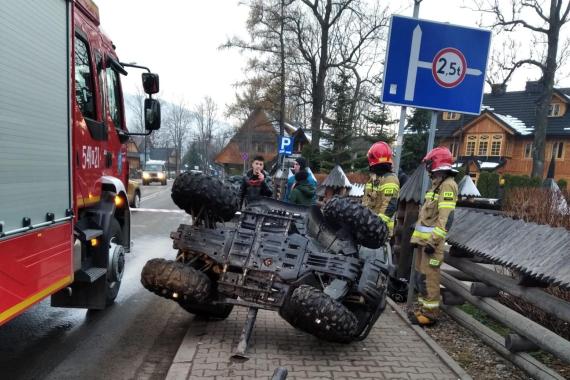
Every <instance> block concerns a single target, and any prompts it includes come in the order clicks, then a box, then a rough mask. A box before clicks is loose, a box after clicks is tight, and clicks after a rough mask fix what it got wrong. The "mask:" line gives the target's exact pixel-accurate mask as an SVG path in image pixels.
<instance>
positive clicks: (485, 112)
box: [436, 82, 570, 183]
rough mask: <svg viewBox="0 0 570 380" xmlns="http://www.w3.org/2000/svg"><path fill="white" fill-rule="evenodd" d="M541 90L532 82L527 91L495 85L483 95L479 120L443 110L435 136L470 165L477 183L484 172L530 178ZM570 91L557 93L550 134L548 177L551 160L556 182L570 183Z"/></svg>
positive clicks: (552, 106)
mask: <svg viewBox="0 0 570 380" xmlns="http://www.w3.org/2000/svg"><path fill="white" fill-rule="evenodd" d="M539 96H540V87H539V84H538V83H537V82H527V85H526V88H525V90H524V91H512V92H507V91H505V88H504V87H503V88H500V87H496V88H494V91H493V92H492V93H490V94H485V95H484V97H483V106H482V112H481V114H480V115H479V116H473V115H462V114H459V113H454V112H441V113H440V114H439V115H438V123H437V132H436V138H437V139H438V141H439V144H440V145H443V146H447V147H448V148H449V149H450V151H451V152H452V153H453V155H454V157H455V159H456V161H457V163H458V165H464V166H467V169H468V172H469V174H470V175H471V177H472V178H473V180H474V181H475V183H476V182H477V179H478V178H479V174H480V173H481V171H484V170H488V171H496V172H498V173H499V174H514V175H530V173H531V169H532V151H533V137H534V124H535V121H536V108H537V100H538V98H539ZM569 104H570V88H561V89H555V91H554V95H553V96H552V100H551V104H550V109H549V116H548V126H547V130H546V156H545V165H544V175H546V171H547V168H548V163H549V162H550V160H551V159H552V158H554V159H555V162H556V173H555V179H556V180H558V179H561V178H563V179H565V180H567V181H570V157H569V156H570V151H569V149H570V112H569V109H568V108H569V107H568V106H569Z"/></svg>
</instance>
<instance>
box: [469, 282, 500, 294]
mask: <svg viewBox="0 0 570 380" xmlns="http://www.w3.org/2000/svg"><path fill="white" fill-rule="evenodd" d="M469 292H470V293H471V294H473V295H474V296H477V297H497V296H498V295H499V289H497V288H495V287H494V286H489V285H487V284H483V283H481V282H474V283H472V284H471V288H470V289H469Z"/></svg>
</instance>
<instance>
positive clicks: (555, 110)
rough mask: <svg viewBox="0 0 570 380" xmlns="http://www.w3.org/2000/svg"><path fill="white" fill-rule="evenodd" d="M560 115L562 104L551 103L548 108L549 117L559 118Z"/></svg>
mask: <svg viewBox="0 0 570 380" xmlns="http://www.w3.org/2000/svg"><path fill="white" fill-rule="evenodd" d="M558 116H562V115H561V114H560V103H550V105H549V106H548V117H558Z"/></svg>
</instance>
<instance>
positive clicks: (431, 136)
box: [420, 111, 437, 203]
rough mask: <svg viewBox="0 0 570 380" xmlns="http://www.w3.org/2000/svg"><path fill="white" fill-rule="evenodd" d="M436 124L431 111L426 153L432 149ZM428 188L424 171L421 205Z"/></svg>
mask: <svg viewBox="0 0 570 380" xmlns="http://www.w3.org/2000/svg"><path fill="white" fill-rule="evenodd" d="M436 124H437V111H431V122H430V125H429V136H428V143H427V151H426V153H428V152H429V151H430V150H432V149H433V145H434V142H435V126H436ZM428 186H429V177H428V173H427V170H426V171H424V174H423V181H422V192H421V195H420V196H421V198H420V199H421V200H420V202H421V203H424V194H425V193H426V191H427V189H428Z"/></svg>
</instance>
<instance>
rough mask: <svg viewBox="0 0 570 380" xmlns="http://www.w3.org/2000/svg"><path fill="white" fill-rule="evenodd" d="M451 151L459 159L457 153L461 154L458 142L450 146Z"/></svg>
mask: <svg viewBox="0 0 570 380" xmlns="http://www.w3.org/2000/svg"><path fill="white" fill-rule="evenodd" d="M449 151H450V152H451V155H452V156H453V157H457V153H458V152H459V144H458V143H456V142H452V143H451V145H450V146H449Z"/></svg>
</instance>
